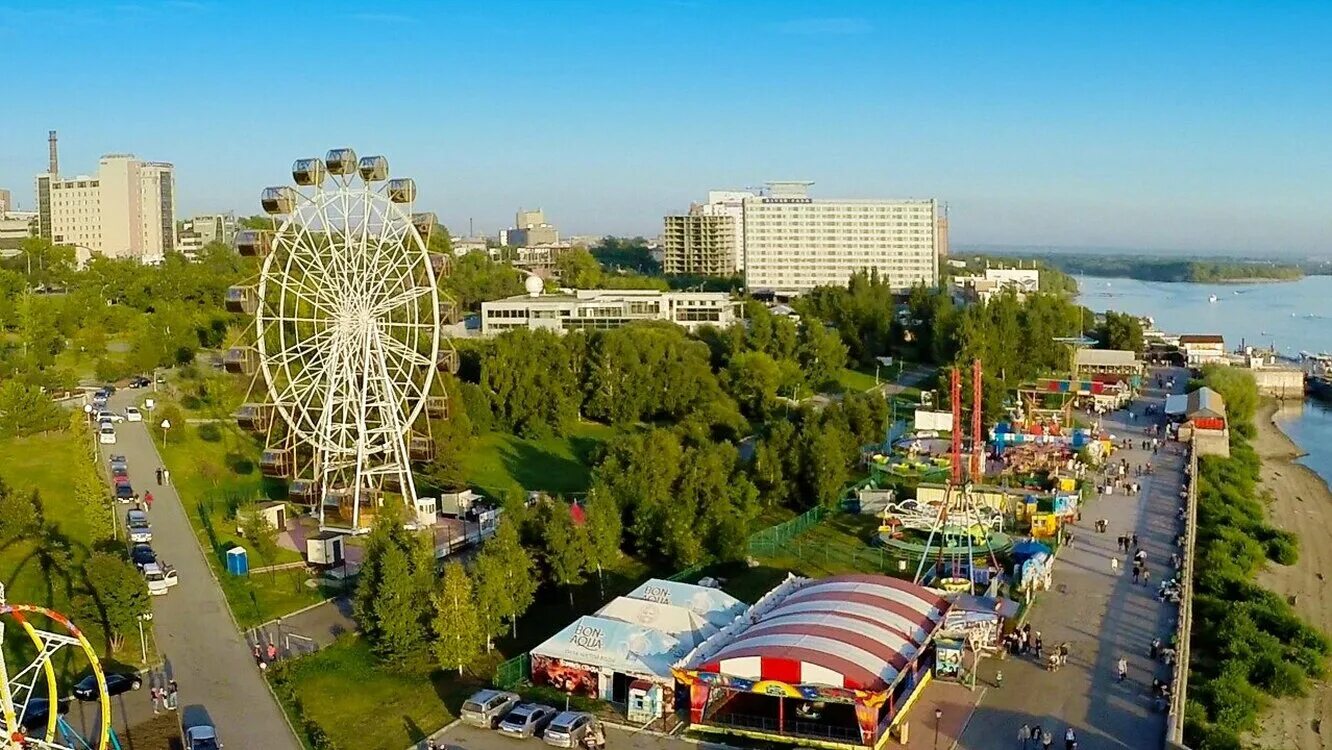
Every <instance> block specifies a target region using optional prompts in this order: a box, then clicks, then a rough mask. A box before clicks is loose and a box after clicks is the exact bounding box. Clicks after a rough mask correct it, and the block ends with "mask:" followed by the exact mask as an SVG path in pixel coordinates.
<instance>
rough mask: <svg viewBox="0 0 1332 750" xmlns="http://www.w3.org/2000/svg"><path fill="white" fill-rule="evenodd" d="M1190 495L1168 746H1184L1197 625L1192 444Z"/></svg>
mask: <svg viewBox="0 0 1332 750" xmlns="http://www.w3.org/2000/svg"><path fill="white" fill-rule="evenodd" d="M1188 472H1189V476H1188V484H1189V489H1188V496H1187V498H1186V502H1185V506H1184V569H1183V571H1181V572H1180V589H1181V590H1180V598H1179V621H1178V622H1177V624H1176V631H1175V633H1176V641H1177V642H1176V644H1175V651H1176V653H1175V657H1176V658H1175V670H1174V679H1173V680H1171V693H1170V709H1169V713H1168V714H1167V716H1166V746H1167V747H1170V748H1183V747H1184V707H1185V706H1186V705H1187V704H1188V690H1189V634H1190V630H1192V628H1193V554H1194V542H1195V541H1196V539H1197V534H1198V451H1197V444H1195V443H1191V444H1190V445H1189V463H1188Z"/></svg>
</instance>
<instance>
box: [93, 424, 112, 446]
mask: <svg viewBox="0 0 1332 750" xmlns="http://www.w3.org/2000/svg"><path fill="white" fill-rule="evenodd" d="M97 442H99V443H101V444H102V445H115V444H116V428H114V427H112V426H111V425H110V424H109V423H107V422H103V423H102V427H101V429H99V430H98V431H97Z"/></svg>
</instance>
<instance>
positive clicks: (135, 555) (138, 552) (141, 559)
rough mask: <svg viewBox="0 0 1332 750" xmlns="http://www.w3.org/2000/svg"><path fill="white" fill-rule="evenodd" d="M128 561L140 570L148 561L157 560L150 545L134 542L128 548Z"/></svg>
mask: <svg viewBox="0 0 1332 750" xmlns="http://www.w3.org/2000/svg"><path fill="white" fill-rule="evenodd" d="M130 562H132V563H134V566H135V567H137V568H139V569H140V570H142V569H143V566H145V565H147V564H148V563H153V562H157V553H156V552H154V551H153V548H152V547H151V546H150V545H147V544H136V545H134V546H133V547H132V548H131V549H130Z"/></svg>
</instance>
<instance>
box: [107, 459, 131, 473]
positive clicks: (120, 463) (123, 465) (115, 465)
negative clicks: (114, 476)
mask: <svg viewBox="0 0 1332 750" xmlns="http://www.w3.org/2000/svg"><path fill="white" fill-rule="evenodd" d="M107 460H108V461H110V462H111V471H112V472H113V473H114V472H115V470H116V469H122V470H128V469H129V461H127V460H126V459H125V457H124V456H112V457H111V458H109V459H107Z"/></svg>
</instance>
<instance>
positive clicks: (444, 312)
mask: <svg viewBox="0 0 1332 750" xmlns="http://www.w3.org/2000/svg"><path fill="white" fill-rule="evenodd" d="M460 319H461V315H460V314H459V309H458V303H457V302H454V301H453V300H451V299H449V298H448V297H444V298H443V299H441V300H440V301H439V322H440V324H442V325H453V324H454V323H457V322H458V321H459V320H460Z"/></svg>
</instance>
